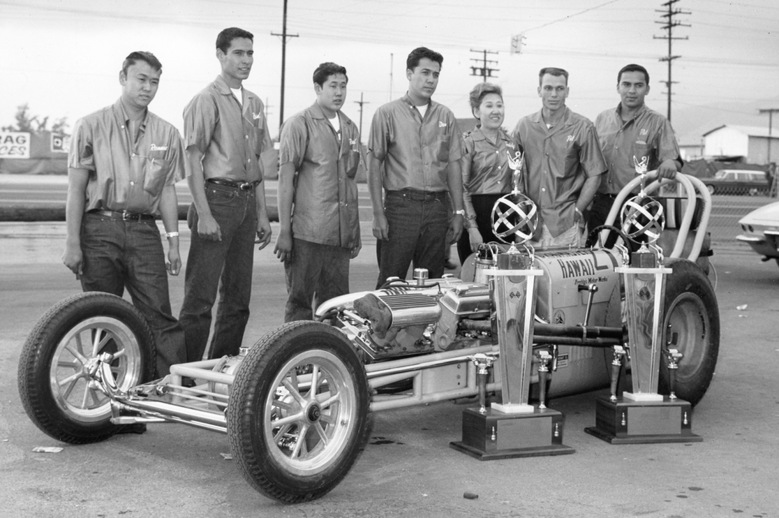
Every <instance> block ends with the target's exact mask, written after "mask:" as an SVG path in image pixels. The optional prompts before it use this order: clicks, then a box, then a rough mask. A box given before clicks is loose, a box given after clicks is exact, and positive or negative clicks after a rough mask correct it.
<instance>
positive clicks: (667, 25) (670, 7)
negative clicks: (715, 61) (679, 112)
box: [652, 0, 691, 122]
mask: <svg viewBox="0 0 779 518" xmlns="http://www.w3.org/2000/svg"><path fill="white" fill-rule="evenodd" d="M678 1H679V0H668V1H667V2H666V3H664V4H662V5H663V7H666V8H667V10H666V11H660V10H657V9H655V12H658V13H663V14H661V15H660V18H665V20H661V21H659V22H655V23H661V24H663V27H662V29H663V30H664V31H666V33H667V34H666V35H665V36H652V38H653V39H656V40H668V55H667V56H665V57H663V58H660V61H667V62H668V80H666V81H661V82H662V83H665V86H666V88H667V90H668V91H667V92H666V93H667V94H668V113H667V114H666V116H667V118H668V121H669V122H670V120H671V95H672V85H673V84H674V82H675V81H672V80H671V69H672V63H673V61H674V60H675V59H679V58H680V57H681V56H674V55H673V52H672V42H673V40H687V39H689V38H688V37H687V36H685V37H683V38H680V37H678V36H674V35H673V30H674V27H690V25H688V24H684V23H681V22H679V21H677V20H676V19H675V18H674V17H675V16H678V15H680V14H691V13H690V12H689V11H682V10H681V9H675V8H674V4H675V3H677V2H678Z"/></svg>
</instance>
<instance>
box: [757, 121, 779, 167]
mask: <svg viewBox="0 0 779 518" xmlns="http://www.w3.org/2000/svg"><path fill="white" fill-rule="evenodd" d="M757 111H758V112H759V113H760V114H761V115H762V114H764V113H767V114H768V158H767V160H766V162H768V163H769V164H770V163H771V138H772V136H773V129H774V113H779V108H766V109H763V110H757Z"/></svg>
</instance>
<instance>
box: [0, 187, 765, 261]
mask: <svg viewBox="0 0 779 518" xmlns="http://www.w3.org/2000/svg"><path fill="white" fill-rule="evenodd" d="M358 187H359V193H360V194H359V203H360V219H361V220H363V221H366V222H368V223H367V224H369V222H370V220H371V217H372V214H371V202H370V196H369V195H368V188H367V185H366V184H358ZM277 188H278V182H277V181H275V180H267V182H266V185H265V194H266V198H267V200H268V204H269V206H270V213H271V216H272V219H275V217H274V216H273V214H275V213H276V212H275V210H274V209H275V207H276V193H277ZM176 191H177V193H178V199H179V207H180V210H179V213H180V215H181V217H182V218H184V217H185V215H186V208H187V206H188V205H189V204H190V203H191V201H192V197H191V195H190V194H189V188H188V187H187V183H186V181H181V182H179V183H177V184H176ZM66 193H67V178H66V177H65V176H36V175H8V174H5V175H0V221H3V220H5V221H29V220H33V221H64V219H65V210H64V207H65V197H66ZM771 201H775V200H774V199H771V198H766V197H763V196H719V195H717V196H714V197H713V203H712V215H711V220H710V224H709V231H710V233H711V236H712V241H713V242H714V244H715V245H716V246H734V245H736V244H737V243H736V240H735V237H736V235H737V234H739V233H740V229H739V226H738V220H739V219H740V218H741V217H742V216H744V215H746V214H747V213H748V212H750V211H752V210H754V209H755V208H757V207H760V206H762V205H765V204H766V203H769V202H771ZM29 209H33V210H32V211H30V210H29ZM31 214H33V215H32V216H31Z"/></svg>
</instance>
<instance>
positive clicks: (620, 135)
mask: <svg viewBox="0 0 779 518" xmlns="http://www.w3.org/2000/svg"><path fill="white" fill-rule="evenodd" d="M621 113H622V103H620V104H619V106H617V108H616V109H608V110H606V111H604V112H601V113H600V114H599V115H598V117H597V118H596V119H595V129H596V130H597V132H598V138H599V140H600V147H601V150H602V151H603V157H604V158H605V159H606V165H607V166H608V169H609V172H608V173H607V174H606V176H605V180H604V181H603V182H601V185H600V188H599V189H598V192H601V193H606V194H617V193H618V192H619V191H620V190H621V189H622V188H623V187H624V186H625V184H627V183H628V182H629V181H630V180H632V179H633V178H635V177H636V168H635V165H634V163H633V157H636V159H637V160H638V161H641V159H642V157H647V158H648V159H649V161H648V167H647V171H654V170H655V169H657V168H658V167H659V166H660V164H661V163H662V162H665V161H666V160H668V159H671V160H675V161H676V162H677V164H678V165H679V167H681V165H682V161H681V158H680V157H679V146H678V144H677V143H676V136H675V135H674V130H673V128H672V127H671V123H670V122H668V119H666V118H665V117H663V116H662V115H660V114H659V113H657V112H656V111H654V110H650V109H649V108H647V107H646V106H643V107H642V108H641V109H640V110H639V111H638V113H636V114H635V116H633V117H632V118H631V119H630V120H628V121H624V122H623V120H622V116H621Z"/></svg>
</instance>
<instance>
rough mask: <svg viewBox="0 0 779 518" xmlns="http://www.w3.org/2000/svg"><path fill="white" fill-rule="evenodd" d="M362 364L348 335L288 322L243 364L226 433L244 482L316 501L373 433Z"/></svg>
mask: <svg viewBox="0 0 779 518" xmlns="http://www.w3.org/2000/svg"><path fill="white" fill-rule="evenodd" d="M369 405H370V390H369V388H368V381H367V377H366V375H365V369H364V367H363V365H362V363H361V362H360V360H359V359H358V357H357V354H356V352H355V350H354V348H353V346H352V344H351V343H350V342H349V340H347V339H346V337H345V336H344V335H343V334H342V333H341V332H340V331H338V330H336V329H334V328H332V327H330V326H328V325H326V324H322V323H319V322H291V323H289V324H285V325H284V326H282V327H281V328H279V329H278V330H277V331H275V332H274V333H272V334H270V335H268V336H266V337H265V338H263V339H262V340H260V341H259V342H258V343H257V344H256V345H255V346H254V347H252V348H251V349H250V350H249V353H248V354H247V355H246V358H245V359H244V360H243V361H242V363H241V366H240V368H239V370H238V373H237V374H236V377H235V383H234V384H233V386H232V390H231V393H230V403H229V405H228V407H227V434H228V437H229V439H230V446H231V450H232V452H233V456H234V457H235V458H236V459H237V460H238V464H239V466H240V468H241V471H242V473H243V475H244V477H245V478H246V480H247V481H248V482H249V483H250V484H251V485H252V486H253V487H254V488H255V489H257V490H258V491H260V492H261V493H263V494H264V495H266V496H268V497H270V498H273V499H276V500H279V501H282V502H286V503H296V502H303V501H308V500H314V499H316V498H319V497H321V496H323V495H325V494H326V493H328V492H329V491H330V490H332V489H333V488H334V487H335V486H336V485H338V483H339V482H341V480H342V479H343V478H344V477H345V476H346V474H347V473H348V472H349V470H350V469H351V467H352V465H353V464H354V462H355V461H356V460H357V458H358V456H359V455H360V453H361V452H362V450H363V448H364V447H365V444H366V443H367V440H368V436H369V434H370V430H371V422H372V421H371V416H370V412H369V410H370V406H369Z"/></svg>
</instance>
